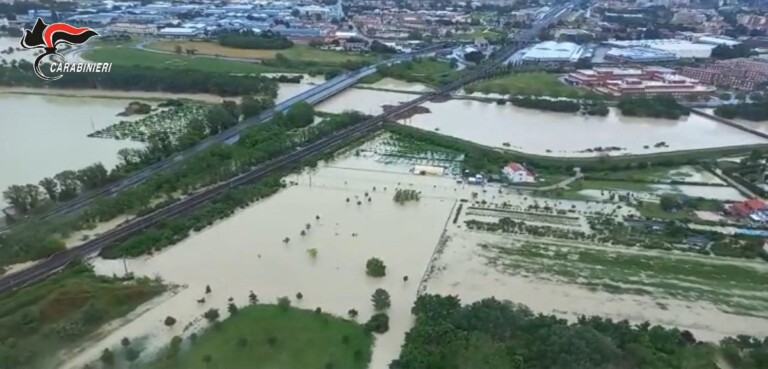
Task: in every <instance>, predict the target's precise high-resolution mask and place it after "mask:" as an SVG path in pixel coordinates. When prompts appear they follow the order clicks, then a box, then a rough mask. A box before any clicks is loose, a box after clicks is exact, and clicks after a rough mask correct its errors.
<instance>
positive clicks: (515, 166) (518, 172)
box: [501, 161, 536, 182]
mask: <svg viewBox="0 0 768 369" xmlns="http://www.w3.org/2000/svg"><path fill="white" fill-rule="evenodd" d="M501 172H502V173H503V174H504V176H505V177H507V179H508V180H509V181H510V182H536V176H535V175H534V174H533V173H531V171H529V170H528V169H526V168H525V167H524V166H523V165H522V164H520V163H516V162H514V161H511V162H509V164H507V166H506V167H504V169H502V170H501Z"/></svg>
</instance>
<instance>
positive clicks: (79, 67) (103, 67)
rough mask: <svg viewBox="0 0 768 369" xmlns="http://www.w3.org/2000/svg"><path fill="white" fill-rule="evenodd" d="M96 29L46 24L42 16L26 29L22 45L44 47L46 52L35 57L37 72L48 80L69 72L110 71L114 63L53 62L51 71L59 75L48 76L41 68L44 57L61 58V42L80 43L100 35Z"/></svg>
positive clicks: (24, 46)
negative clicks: (29, 28)
mask: <svg viewBox="0 0 768 369" xmlns="http://www.w3.org/2000/svg"><path fill="white" fill-rule="evenodd" d="M98 35H99V34H98V33H96V31H94V30H92V29H90V28H88V27H73V26H70V25H69V24H66V23H53V24H45V22H43V20H42V19H41V18H37V22H35V26H34V27H32V30H24V36H23V37H22V38H21V47H23V48H25V49H43V50H45V52H44V53H43V54H41V55H40V56H38V57H37V58H36V59H35V63H34V65H35V74H37V76H38V77H40V78H42V79H44V80H46V81H55V80H57V79H59V78H61V77H62V76H63V75H62V74H60V73H67V72H77V73H82V72H100V73H105V72H109V70H110V69H111V68H112V63H67V62H61V63H51V73H59V75H57V76H46V75H45V74H43V72H42V71H41V70H40V63H41V62H42V60H43V58H45V57H48V56H51V57H53V56H54V55H56V56H58V57H59V58H60V60H61V59H64V57H63V56H62V55H61V54H59V52H58V50H57V47H58V45H60V44H64V43H65V44H70V45H80V44H84V43H85V42H86V41H88V39H90V38H91V37H93V36H98Z"/></svg>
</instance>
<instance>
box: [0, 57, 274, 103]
mask: <svg viewBox="0 0 768 369" xmlns="http://www.w3.org/2000/svg"><path fill="white" fill-rule="evenodd" d="M41 68H42V69H43V70H47V68H49V67H48V66H47V65H43V66H41ZM0 85H2V86H27V87H49V86H53V87H56V88H78V89H111V90H123V91H162V92H175V93H182V92H185V93H208V94H214V95H219V96H243V95H264V96H271V97H277V89H278V87H279V86H278V83H277V81H275V80H273V79H271V78H268V77H263V76H250V75H249V76H234V75H230V74H227V73H216V72H204V71H200V70H191V69H171V68H155V67H139V66H120V67H119V68H113V69H112V70H110V72H109V73H68V74H67V78H62V79H59V80H57V81H55V82H52V83H51V82H46V81H43V80H41V79H40V78H38V77H37V76H36V75H35V74H34V72H33V65H32V63H30V62H28V61H26V60H21V61H18V62H15V61H12V62H11V65H10V66H5V67H0Z"/></svg>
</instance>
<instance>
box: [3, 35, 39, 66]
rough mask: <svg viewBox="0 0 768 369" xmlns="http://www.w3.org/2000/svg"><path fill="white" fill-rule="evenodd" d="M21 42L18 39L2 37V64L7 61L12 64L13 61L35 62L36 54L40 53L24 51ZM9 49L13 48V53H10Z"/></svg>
mask: <svg viewBox="0 0 768 369" xmlns="http://www.w3.org/2000/svg"><path fill="white" fill-rule="evenodd" d="M19 42H20V40H19V38H18V37H0V51H2V52H0V62H3V61H5V62H7V63H8V64H10V63H11V60H16V61H19V60H26V61H28V62H32V61H34V60H35V57H36V56H35V53H36V52H38V50H27V49H23V48H21V45H20V44H19ZM8 48H12V49H13V51H12V52H10V53H9V52H8ZM17 49H21V50H17Z"/></svg>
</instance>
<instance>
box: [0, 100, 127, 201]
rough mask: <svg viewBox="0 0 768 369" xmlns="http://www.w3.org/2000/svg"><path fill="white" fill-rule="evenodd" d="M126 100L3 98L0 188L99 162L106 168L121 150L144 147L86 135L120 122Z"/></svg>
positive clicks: (113, 162)
mask: <svg viewBox="0 0 768 369" xmlns="http://www.w3.org/2000/svg"><path fill="white" fill-rule="evenodd" d="M128 102H130V100H120V99H93V98H64V97H55V96H33V95H13V94H0V110H1V111H3V112H4V113H3V114H4V115H3V119H0V131H2V132H3V133H2V134H0V173H2V175H0V189H2V190H5V189H6V188H7V187H8V186H10V185H12V184H25V183H37V182H38V181H39V180H40V179H42V178H43V177H47V176H53V175H54V174H56V173H59V172H61V171H63V170H66V169H75V170H76V169H80V168H82V167H85V166H87V165H90V164H93V163H95V162H98V161H101V162H102V163H103V164H104V166H105V167H107V168H112V167H114V166H115V165H116V164H117V161H118V158H117V155H116V153H117V151H118V150H120V149H121V148H124V147H141V144H139V143H135V142H128V141H115V140H107V139H96V138H88V137H86V135H87V134H89V133H91V132H93V130H94V129H93V128H94V127H95V128H96V129H99V128H103V127H106V126H108V125H110V124H113V123H116V122H118V121H119V120H120V119H121V117H117V116H115V114H117V113H119V112H121V111H123V109H124V108H125V107H126V105H127V104H128ZM52 117H55V119H53V118H52ZM122 119H125V118H122ZM0 201H2V200H0Z"/></svg>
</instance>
